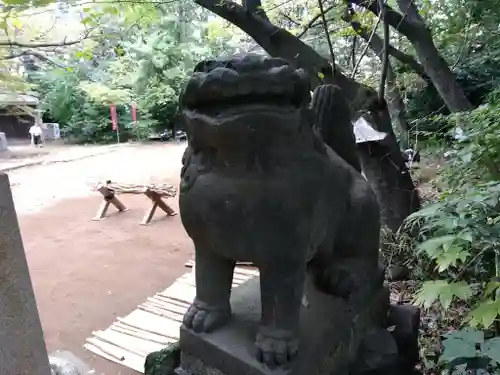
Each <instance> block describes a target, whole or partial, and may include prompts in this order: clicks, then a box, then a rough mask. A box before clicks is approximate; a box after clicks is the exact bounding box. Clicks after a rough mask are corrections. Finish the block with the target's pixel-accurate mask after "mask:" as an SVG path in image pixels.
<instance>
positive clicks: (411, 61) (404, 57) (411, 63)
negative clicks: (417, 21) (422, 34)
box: [344, 19, 429, 82]
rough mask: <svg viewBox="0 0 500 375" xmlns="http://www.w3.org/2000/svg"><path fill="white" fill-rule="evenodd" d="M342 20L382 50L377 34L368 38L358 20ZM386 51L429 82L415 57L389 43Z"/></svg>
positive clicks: (376, 48) (377, 48) (381, 42)
mask: <svg viewBox="0 0 500 375" xmlns="http://www.w3.org/2000/svg"><path fill="white" fill-rule="evenodd" d="M344 20H345V21H347V22H350V24H351V27H352V28H353V30H354V31H356V34H358V35H359V36H360V37H361V38H363V39H364V40H365V41H366V42H367V43H368V42H369V41H370V43H371V44H372V45H373V46H374V48H373V49H374V50H382V49H383V45H384V42H383V41H382V39H381V38H380V37H379V36H378V35H377V34H374V35H373V37H372V38H371V40H370V36H369V35H368V33H367V32H366V31H365V30H364V28H363V27H362V26H361V24H360V23H359V22H358V21H353V20H349V19H344ZM388 51H389V54H390V55H391V56H392V57H394V58H395V59H397V60H399V61H400V62H401V63H403V64H404V65H407V66H408V67H410V68H411V69H412V70H413V71H414V72H415V73H417V74H418V75H419V76H420V77H421V78H422V79H424V80H425V81H427V82H429V77H428V76H427V74H426V73H425V70H424V67H423V66H422V65H421V64H420V63H419V62H418V61H417V60H415V58H414V57H413V56H410V55H408V54H406V53H404V52H402V51H400V50H399V49H397V48H395V47H393V46H392V45H390V44H389V49H388Z"/></svg>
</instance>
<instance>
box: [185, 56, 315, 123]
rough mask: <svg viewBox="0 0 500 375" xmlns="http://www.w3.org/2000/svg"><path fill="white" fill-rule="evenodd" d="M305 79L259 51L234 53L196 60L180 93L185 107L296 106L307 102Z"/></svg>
mask: <svg viewBox="0 0 500 375" xmlns="http://www.w3.org/2000/svg"><path fill="white" fill-rule="evenodd" d="M309 87H310V86H309V80H308V79H307V76H306V74H305V73H304V71H303V70H302V69H295V68H293V67H292V66H291V65H290V64H289V63H288V62H287V61H285V60H283V59H279V58H272V57H267V56H261V55H256V54H254V55H252V54H245V55H242V56H241V55H236V56H233V57H231V58H229V59H225V60H222V59H221V60H210V61H204V62H201V63H199V64H198V65H197V66H196V68H195V71H194V74H193V75H192V77H191V78H190V80H189V81H188V84H187V86H186V88H185V90H184V92H183V95H182V97H181V105H182V107H183V108H185V109H188V110H196V111H200V112H204V113H220V112H222V111H224V110H226V109H229V108H236V107H245V106H246V107H248V106H272V107H281V108H294V109H296V108H299V107H301V106H303V105H304V104H307V103H309V100H310V88H309Z"/></svg>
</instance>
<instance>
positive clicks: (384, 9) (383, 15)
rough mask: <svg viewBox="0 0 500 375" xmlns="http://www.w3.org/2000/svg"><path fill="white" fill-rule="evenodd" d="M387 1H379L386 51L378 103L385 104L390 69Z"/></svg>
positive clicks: (384, 50)
mask: <svg viewBox="0 0 500 375" xmlns="http://www.w3.org/2000/svg"><path fill="white" fill-rule="evenodd" d="M386 1H387V0H378V4H379V8H380V18H381V19H382V22H383V23H384V49H383V52H382V53H383V55H382V69H381V72H380V83H379V86H378V101H379V102H381V103H382V102H383V100H384V95H385V81H386V79H387V69H388V68H389V37H390V35H389V22H387V7H385V4H386Z"/></svg>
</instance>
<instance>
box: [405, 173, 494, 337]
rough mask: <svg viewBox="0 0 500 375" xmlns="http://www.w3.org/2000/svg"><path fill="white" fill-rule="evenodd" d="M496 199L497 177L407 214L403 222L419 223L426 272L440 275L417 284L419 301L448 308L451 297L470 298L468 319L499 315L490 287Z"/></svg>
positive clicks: (484, 322) (478, 321)
mask: <svg viewBox="0 0 500 375" xmlns="http://www.w3.org/2000/svg"><path fill="white" fill-rule="evenodd" d="M499 201H500V182H488V183H483V184H475V185H474V186H472V185H469V184H466V185H464V186H462V187H460V188H458V189H456V190H454V191H453V192H448V193H446V194H443V196H442V197H441V199H440V201H439V202H437V203H434V204H431V205H428V206H427V207H425V208H424V209H422V210H421V211H419V212H416V213H414V214H413V215H411V216H410V217H409V218H408V220H407V224H406V225H409V226H418V227H419V239H420V241H421V242H420V244H419V246H418V255H419V256H421V257H426V258H428V259H429V260H431V265H432V269H429V270H428V275H433V276H434V277H437V278H439V279H438V280H434V281H428V282H425V283H424V284H423V285H422V288H421V289H420V291H419V293H418V294H417V297H416V302H417V303H418V304H420V305H423V306H424V307H426V308H428V307H430V306H431V305H432V303H434V302H435V301H439V302H440V303H441V305H442V307H443V308H444V309H447V308H448V307H449V306H450V304H451V303H452V301H453V299H454V298H458V299H462V300H471V302H472V303H476V307H475V308H474V309H473V310H472V312H471V314H470V316H469V320H470V324H472V325H474V326H483V327H485V328H488V327H490V326H491V325H492V324H493V321H494V320H495V318H496V317H497V316H498V315H500V309H499V307H500V304H499V303H498V301H495V300H494V298H495V293H492V289H495V287H497V286H498V285H497V284H496V282H495V280H496V277H498V274H497V272H498V270H499V267H500V265H499V264H498V262H499V260H500V259H499V257H498V252H499V249H500V239H499V237H498V233H500V213H499V210H498V208H499Z"/></svg>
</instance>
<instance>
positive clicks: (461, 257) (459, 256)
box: [436, 245, 470, 272]
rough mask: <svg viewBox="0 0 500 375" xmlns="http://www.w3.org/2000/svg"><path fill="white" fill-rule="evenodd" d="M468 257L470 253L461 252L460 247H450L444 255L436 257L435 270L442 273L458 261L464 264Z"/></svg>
mask: <svg viewBox="0 0 500 375" xmlns="http://www.w3.org/2000/svg"><path fill="white" fill-rule="evenodd" d="M469 255H470V253H469V252H468V251H466V250H462V248H461V247H460V246H455V245H454V246H451V247H450V248H449V249H448V250H446V251H445V252H444V253H442V254H440V255H438V256H437V258H436V263H437V269H438V271H439V272H443V271H445V270H447V269H448V268H450V267H452V266H453V267H455V266H456V265H457V262H458V261H461V262H465V261H466V260H467V258H468V257H469Z"/></svg>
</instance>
